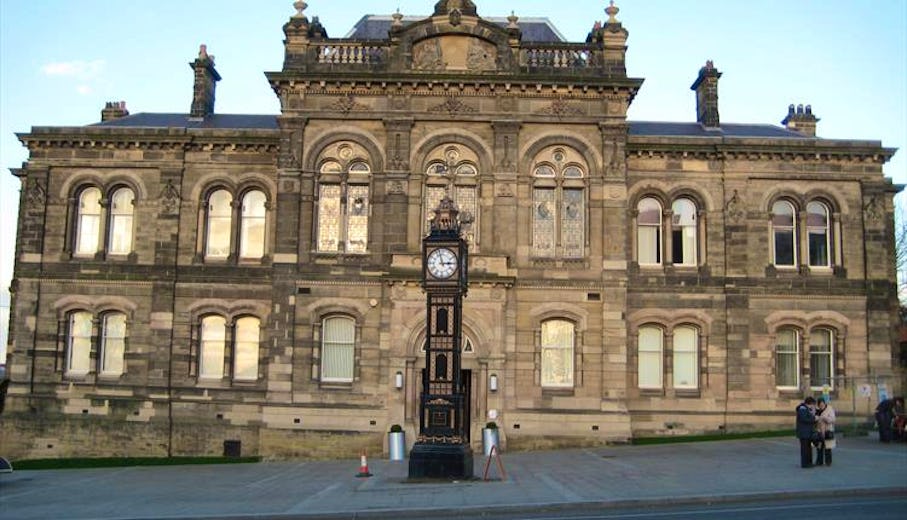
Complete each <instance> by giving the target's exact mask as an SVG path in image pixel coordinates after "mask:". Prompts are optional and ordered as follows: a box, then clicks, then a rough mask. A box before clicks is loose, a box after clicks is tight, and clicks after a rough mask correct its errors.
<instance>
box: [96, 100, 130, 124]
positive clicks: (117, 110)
mask: <svg viewBox="0 0 907 520" xmlns="http://www.w3.org/2000/svg"><path fill="white" fill-rule="evenodd" d="M128 115H129V111H128V110H126V102H125V101H108V102H107V103H106V104H105V105H104V109H103V110H101V122H102V123H103V122H104V121H112V120H114V119H119V118H121V117H126V116H128Z"/></svg>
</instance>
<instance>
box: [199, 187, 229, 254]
mask: <svg viewBox="0 0 907 520" xmlns="http://www.w3.org/2000/svg"><path fill="white" fill-rule="evenodd" d="M207 210H208V211H207V218H206V222H205V258H207V259H224V260H226V259H227V258H228V257H229V256H230V238H231V235H232V229H233V195H232V194H231V193H230V192H229V191H227V190H225V189H219V190H215V191H213V192H212V193H211V194H210V195H208V199H207Z"/></svg>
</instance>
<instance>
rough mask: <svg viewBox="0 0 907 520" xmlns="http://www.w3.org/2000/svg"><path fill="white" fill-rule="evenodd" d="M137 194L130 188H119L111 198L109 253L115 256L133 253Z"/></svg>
mask: <svg viewBox="0 0 907 520" xmlns="http://www.w3.org/2000/svg"><path fill="white" fill-rule="evenodd" d="M134 204H135V194H134V193H133V192H132V190H131V189H129V188H118V189H117V190H116V191H114V192H113V194H112V195H111V197H110V232H109V237H110V238H109V246H108V248H109V249H108V251H109V252H110V253H111V254H114V255H128V254H129V253H131V252H132V237H133V231H132V230H133V212H134V209H135V206H134Z"/></svg>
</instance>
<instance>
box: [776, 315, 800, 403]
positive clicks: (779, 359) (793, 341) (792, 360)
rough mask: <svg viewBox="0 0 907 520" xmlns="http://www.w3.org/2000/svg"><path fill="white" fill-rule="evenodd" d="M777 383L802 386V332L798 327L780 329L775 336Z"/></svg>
mask: <svg viewBox="0 0 907 520" xmlns="http://www.w3.org/2000/svg"><path fill="white" fill-rule="evenodd" d="M775 385H776V386H778V387H779V388H785V389H795V388H799V387H800V334H799V332H798V331H797V330H796V329H793V328H783V329H779V330H778V332H777V333H776V338H775Z"/></svg>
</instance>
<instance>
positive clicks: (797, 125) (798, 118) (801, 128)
mask: <svg viewBox="0 0 907 520" xmlns="http://www.w3.org/2000/svg"><path fill="white" fill-rule="evenodd" d="M818 123H819V118H817V117H816V116H814V115H813V107H812V106H810V105H806V107H805V108H804V107H803V105H797V107H796V108H794V105H791V106H789V107H787V117H785V118H784V121H781V124H782V125H784V126H785V127H787V129H788V130H793V131H794V132H799V133H801V134H803V135H804V136H806V137H815V136H816V127H817V126H818Z"/></svg>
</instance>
